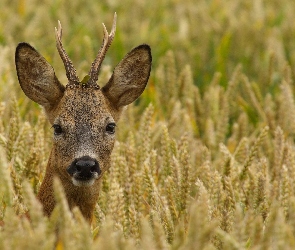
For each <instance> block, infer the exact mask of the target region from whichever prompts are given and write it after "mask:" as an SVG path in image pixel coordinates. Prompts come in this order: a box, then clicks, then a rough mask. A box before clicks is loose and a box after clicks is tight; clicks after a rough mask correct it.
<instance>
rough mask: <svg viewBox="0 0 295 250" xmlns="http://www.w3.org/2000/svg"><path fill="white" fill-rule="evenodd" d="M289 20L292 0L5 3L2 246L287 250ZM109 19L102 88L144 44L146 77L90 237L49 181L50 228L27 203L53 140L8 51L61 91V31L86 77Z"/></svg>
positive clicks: (293, 164) (291, 176) (291, 120)
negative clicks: (112, 32)
mask: <svg viewBox="0 0 295 250" xmlns="http://www.w3.org/2000/svg"><path fill="white" fill-rule="evenodd" d="M294 9H295V6H294V3H293V1H290V0H282V1H280V2H277V1H272V0H271V1H262V0H261V1H245V0H239V1H234V0H229V1H218V0H213V1H206V0H200V1H197V2H196V1H192V0H184V1H177V0H175V1H168V0H166V1H165V0H161V1H136V2H134V1H128V0H127V1H124V2H123V1H116V0H112V1H100V2H99V3H98V2H97V1H87V2H86V3H85V2H82V1H78V0H73V1H71V2H70V3H69V2H66V1H63V0H57V1H35V0H27V1H25V0H19V1H17V2H11V1H1V3H0V83H1V84H0V117H1V119H0V183H1V185H0V221H1V222H3V223H1V225H0V249H97V248H100V249H216V248H217V249H294V247H295V216H294V214H295V196H294V194H295V160H294V157H295V144H294V136H295V133H294V129H295V113H294V112H295V111H294V110H295V103H294V91H295V89H294V86H293V79H294V70H293V68H294V66H295V65H294V64H295V61H294V60H295V46H294V44H295V41H294V37H295V34H294V32H295V29H294V23H295V15H294V13H293V12H294V11H293V10H294ZM115 11H116V12H117V14H118V27H117V34H116V37H115V40H114V43H113V45H112V47H111V48H110V51H109V53H108V55H107V57H106V60H105V62H104V66H103V68H102V72H101V78H100V80H99V81H100V83H101V84H104V83H105V82H106V81H107V79H108V77H109V76H110V74H111V72H112V68H113V67H114V65H115V64H116V63H117V62H118V61H119V60H120V59H121V58H122V57H123V56H124V54H125V53H126V52H128V50H130V49H131V48H132V47H134V46H136V45H138V44H139V43H143V42H146V43H149V44H150V45H151V47H152V52H153V69H152V75H151V78H150V81H149V84H148V87H147V89H146V90H145V92H144V94H143V95H142V97H141V98H140V100H139V101H137V103H136V104H135V105H131V106H130V107H128V109H127V110H126V111H125V113H124V115H123V117H122V120H121V121H120V123H119V125H118V134H117V142H116V145H115V149H114V151H113V154H112V167H111V169H110V170H109V172H108V173H107V174H106V175H105V176H104V178H103V185H102V189H101V194H100V198H99V200H98V202H97V206H96V209H95V220H94V222H93V224H92V226H91V227H89V225H88V224H87V223H86V222H85V221H84V219H83V217H82V216H81V213H80V211H79V210H77V209H74V211H72V212H70V211H69V209H68V207H67V203H66V201H65V198H64V194H63V190H62V188H61V185H60V184H59V182H58V181H57V182H56V183H55V194H56V200H57V201H58V205H57V207H56V209H55V211H54V213H53V215H52V216H51V217H50V218H46V217H44V216H43V214H42V208H41V206H40V204H39V203H38V202H37V200H36V198H35V195H36V193H37V192H38V189H39V187H40V183H41V181H42V178H43V176H44V170H45V168H46V163H47V159H48V157H49V152H50V148H51V137H52V135H51V134H52V131H51V129H50V128H49V126H48V124H47V122H46V118H45V116H44V114H43V112H42V110H41V109H40V107H39V106H38V105H36V104H34V103H32V102H31V101H29V100H28V99H27V98H26V97H25V96H24V95H23V94H22V92H21V90H20V87H19V84H18V82H17V78H16V73H15V69H14V50H15V47H16V45H17V43H18V42H21V41H26V42H29V43H31V44H32V45H34V46H35V47H36V48H37V49H38V50H39V51H40V52H41V53H42V54H43V55H44V56H45V57H46V59H47V60H48V61H49V62H50V63H51V64H52V65H53V66H54V68H55V70H56V73H57V75H58V77H59V78H60V80H61V81H62V82H63V83H66V77H65V74H64V69H63V66H62V62H61V60H60V59H59V57H58V53H57V51H56V49H55V41H54V33H53V31H54V29H53V28H54V27H55V26H56V25H57V20H61V23H62V25H63V29H64V36H63V41H64V44H65V47H66V50H67V51H68V52H69V55H70V57H71V58H72V59H73V62H74V64H75V66H76V68H77V70H78V74H79V75H80V76H83V75H85V74H86V72H87V71H88V69H89V67H90V63H91V61H92V60H93V59H94V57H95V54H96V53H97V51H98V49H99V46H100V42H101V38H102V26H101V22H105V23H106V25H107V27H110V25H111V21H112V16H113V13H114V12H115ZM26 213H28V214H29V215H30V220H28V219H27V217H26V215H25V214H26Z"/></svg>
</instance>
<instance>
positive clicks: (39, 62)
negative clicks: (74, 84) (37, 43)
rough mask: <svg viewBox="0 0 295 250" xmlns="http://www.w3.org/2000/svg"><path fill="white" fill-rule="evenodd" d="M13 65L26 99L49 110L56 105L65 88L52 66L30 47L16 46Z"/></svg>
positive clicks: (22, 44) (27, 45)
mask: <svg viewBox="0 0 295 250" xmlns="http://www.w3.org/2000/svg"><path fill="white" fill-rule="evenodd" d="M15 65H16V71H17V76H18V80H19V83H20V86H21V88H22V90H23V91H24V93H25V94H26V96H27V97H29V98H30V99H31V100H32V101H34V102H37V103H38V104H40V105H42V106H43V107H44V108H45V110H47V111H48V110H50V109H52V108H53V107H55V106H56V104H58V102H59V101H60V99H61V98H62V96H63V94H64V90H65V87H64V86H63V85H62V84H61V83H60V82H59V81H58V79H57V78H56V76H55V73H54V69H53V68H52V66H51V65H50V64H49V63H48V62H47V61H46V60H45V58H44V57H43V56H41V55H40V54H39V53H38V52H37V51H36V50H35V49H34V48H33V47H32V46H31V45H29V44H27V43H20V44H18V46H17V48H16V52H15Z"/></svg>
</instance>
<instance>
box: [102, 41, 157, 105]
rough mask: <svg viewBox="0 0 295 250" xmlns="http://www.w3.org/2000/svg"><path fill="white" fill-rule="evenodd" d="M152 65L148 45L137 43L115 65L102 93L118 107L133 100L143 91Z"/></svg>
mask: <svg viewBox="0 0 295 250" xmlns="http://www.w3.org/2000/svg"><path fill="white" fill-rule="evenodd" d="M151 66H152V55H151V49H150V46H148V45H147V44H142V45H139V46H138V47H136V48H134V49H133V50H131V51H130V52H129V53H128V54H127V55H126V56H125V57H124V58H123V60H122V61H121V62H120V63H119V64H118V65H117V66H116V68H115V70H114V72H113V75H112V77H111V79H110V80H109V82H108V83H107V84H106V85H105V86H104V87H103V88H102V91H103V93H104V95H105V96H106V97H107V98H108V99H109V100H110V101H111V103H112V104H113V105H114V106H115V107H116V108H120V107H122V106H126V105H128V104H130V103H131V102H134V101H135V100H136V99H137V98H138V97H139V96H140V95H141V94H142V92H143V91H144V89H145V86H146V84H147V82H148V79H149V76H150V72H151Z"/></svg>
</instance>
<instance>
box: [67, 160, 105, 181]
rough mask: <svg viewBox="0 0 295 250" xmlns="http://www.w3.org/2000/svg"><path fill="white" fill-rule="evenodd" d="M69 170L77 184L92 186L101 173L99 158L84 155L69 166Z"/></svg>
mask: <svg viewBox="0 0 295 250" xmlns="http://www.w3.org/2000/svg"><path fill="white" fill-rule="evenodd" d="M67 172H68V174H69V175H70V176H71V177H72V181H73V184H74V185H75V186H91V185H93V183H94V181H95V180H96V179H98V177H99V175H100V174H101V169H100V167H99V164H98V162H97V160H95V159H93V158H91V157H89V156H83V157H81V158H78V159H75V160H74V161H73V162H72V164H71V165H70V166H69V167H68V168H67Z"/></svg>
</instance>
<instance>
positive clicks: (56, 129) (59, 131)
mask: <svg viewBox="0 0 295 250" xmlns="http://www.w3.org/2000/svg"><path fill="white" fill-rule="evenodd" d="M52 127H53V129H54V134H55V135H61V134H62V132H63V130H62V128H61V126H60V125H57V124H54V125H53V126H52Z"/></svg>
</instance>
